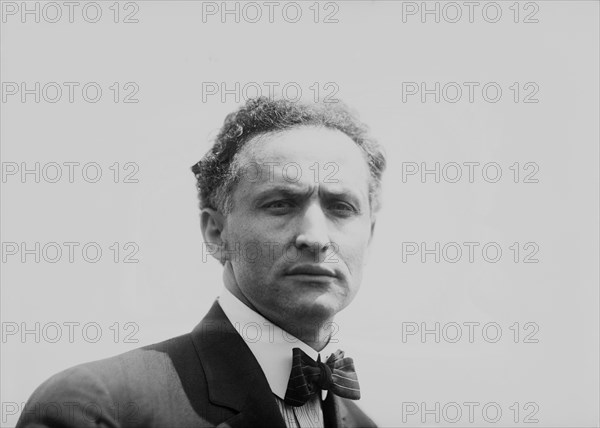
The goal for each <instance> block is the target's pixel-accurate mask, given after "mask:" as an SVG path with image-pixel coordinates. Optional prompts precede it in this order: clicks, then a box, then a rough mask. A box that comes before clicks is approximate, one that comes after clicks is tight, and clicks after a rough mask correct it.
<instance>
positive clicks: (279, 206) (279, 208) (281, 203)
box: [263, 200, 294, 213]
mask: <svg viewBox="0 0 600 428" xmlns="http://www.w3.org/2000/svg"><path fill="white" fill-rule="evenodd" d="M293 207H294V203H293V202H292V201H287V200H277V201H272V202H269V203H267V204H265V205H263V208H264V209H267V210H270V211H274V212H276V213H281V212H286V211H288V210H290V209H291V208H293Z"/></svg>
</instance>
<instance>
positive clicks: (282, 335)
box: [218, 288, 332, 400]
mask: <svg viewBox="0 0 600 428" xmlns="http://www.w3.org/2000/svg"><path fill="white" fill-rule="evenodd" d="M218 300H219V305H220V306H221V309H223V312H224V313H225V315H226V316H227V318H228V319H229V321H230V322H231V324H232V325H233V327H234V328H235V330H236V331H237V332H238V333H239V335H240V336H241V337H242V339H244V342H246V345H248V347H249V348H250V351H251V352H252V354H253V355H254V357H255V358H256V361H258V364H259V365H260V367H261V368H262V371H263V373H264V374H265V377H266V378H267V382H268V383H269V386H270V387H271V391H272V392H273V393H274V394H275V395H277V396H278V397H279V398H281V399H282V400H283V399H284V398H285V393H286V390H287V386H288V381H289V378H290V372H291V371H292V349H293V348H300V349H301V350H302V351H304V352H305V353H306V354H307V355H308V356H309V357H311V358H312V359H313V360H315V361H317V359H318V357H319V355H321V361H326V359H327V357H328V356H329V354H331V353H332V349H331V347H332V346H331V344H328V345H327V346H325V348H324V349H323V350H322V351H321V352H320V353H319V352H317V351H315V350H314V349H313V348H311V347H310V346H309V345H307V344H306V343H304V342H302V341H301V340H300V339H297V338H296V337H294V336H293V335H291V334H289V333H288V332H286V331H285V330H283V329H281V328H280V327H278V326H277V325H275V324H273V323H272V322H271V321H269V320H267V319H266V318H265V317H263V316H262V315H260V314H259V313H257V312H255V311H253V310H252V309H250V308H249V307H248V306H246V305H245V304H244V303H243V302H241V301H240V300H239V299H238V298H237V297H235V296H234V295H233V294H232V293H231V292H230V291H229V290H227V288H223V290H222V291H221V295H220V296H219V298H218ZM323 356H326V358H323ZM326 395H327V391H326V390H324V391H323V394H322V397H323V399H325V397H326Z"/></svg>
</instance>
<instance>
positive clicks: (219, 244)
mask: <svg viewBox="0 0 600 428" xmlns="http://www.w3.org/2000/svg"><path fill="white" fill-rule="evenodd" d="M224 226H225V216H224V215H223V214H221V213H220V212H219V211H218V210H214V209H212V208H204V209H203V210H202V211H201V212H200V229H201V230H202V237H203V238H204V242H203V246H204V248H203V258H204V254H210V255H211V256H213V257H214V258H215V259H217V260H218V261H219V263H221V264H223V263H224V262H225V259H223V252H222V251H223V245H224V239H223V236H222V234H223V228H224Z"/></svg>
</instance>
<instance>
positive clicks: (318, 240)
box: [295, 201, 332, 254]
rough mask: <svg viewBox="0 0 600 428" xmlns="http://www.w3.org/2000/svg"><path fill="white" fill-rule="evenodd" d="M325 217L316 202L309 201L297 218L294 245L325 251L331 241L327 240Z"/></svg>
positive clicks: (315, 250) (316, 251) (301, 248)
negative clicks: (297, 223)
mask: <svg viewBox="0 0 600 428" xmlns="http://www.w3.org/2000/svg"><path fill="white" fill-rule="evenodd" d="M327 221H328V220H327V217H326V216H325V213H324V212H323V209H322V207H321V205H320V204H319V203H318V202H316V201H315V202H314V203H311V204H310V205H309V206H308V207H307V208H306V210H305V211H304V212H303V214H302V215H301V217H300V219H299V225H298V232H297V235H296V240H295V245H296V248H298V249H299V250H305V249H308V250H312V251H313V252H315V253H316V254H319V253H321V252H325V251H326V250H327V248H329V247H330V246H331V245H332V243H331V241H330V240H329V233H328V229H327Z"/></svg>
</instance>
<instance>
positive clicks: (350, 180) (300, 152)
mask: <svg viewBox="0 0 600 428" xmlns="http://www.w3.org/2000/svg"><path fill="white" fill-rule="evenodd" d="M238 156H239V158H238V159H237V161H238V164H239V165H240V166H241V167H242V168H245V169H246V170H248V169H249V168H250V167H251V168H250V169H252V170H253V171H254V172H256V171H257V169H258V168H260V169H261V170H262V171H261V172H262V173H261V174H254V176H253V178H256V179H254V180H251V181H252V183H254V184H260V183H262V182H264V181H286V182H289V183H291V184H302V183H306V184H308V183H315V182H318V183H320V184H335V183H343V184H345V185H349V186H356V187H357V189H356V190H362V187H368V184H369V179H370V173H369V168H368V165H367V161H366V158H365V155H364V153H363V151H362V150H361V149H360V147H358V145H357V144H356V143H355V142H354V141H353V140H352V139H351V138H350V137H348V136H347V135H346V134H344V133H343V132H341V131H338V130H336V129H329V128H323V127H313V126H303V127H298V128H292V129H289V130H285V131H281V132H273V133H268V134H264V135H261V136H258V137H255V138H253V139H252V140H250V141H249V142H248V143H246V145H245V146H244V148H243V149H242V150H241V152H240V153H239V154H238Z"/></svg>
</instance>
